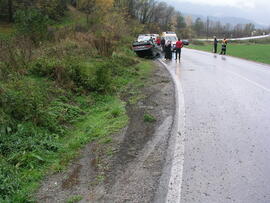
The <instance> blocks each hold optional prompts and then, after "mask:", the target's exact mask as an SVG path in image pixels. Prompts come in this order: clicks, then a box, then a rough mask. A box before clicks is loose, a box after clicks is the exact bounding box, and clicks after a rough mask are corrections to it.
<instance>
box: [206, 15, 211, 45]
mask: <svg viewBox="0 0 270 203" xmlns="http://www.w3.org/2000/svg"><path fill="white" fill-rule="evenodd" d="M209 22H210V21H209V16H207V21H206V39H207V41H208V37H209Z"/></svg>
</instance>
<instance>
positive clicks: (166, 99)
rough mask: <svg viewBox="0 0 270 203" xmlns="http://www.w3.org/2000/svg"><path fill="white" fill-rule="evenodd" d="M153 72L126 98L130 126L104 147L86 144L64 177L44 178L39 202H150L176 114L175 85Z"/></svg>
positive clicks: (157, 70) (158, 68)
mask: <svg viewBox="0 0 270 203" xmlns="http://www.w3.org/2000/svg"><path fill="white" fill-rule="evenodd" d="M154 64H155V69H154V71H153V73H152V75H151V77H150V78H149V79H148V80H147V83H146V84H145V86H144V87H143V88H142V89H141V90H140V92H141V94H140V95H138V97H137V98H131V97H130V95H126V98H125V100H126V102H128V105H127V112H128V116H129V119H130V121H129V124H128V126H127V127H126V128H125V129H123V130H122V131H121V132H120V133H117V134H115V135H113V136H112V141H111V142H109V143H106V144H105V145H104V143H99V142H94V143H90V144H88V145H87V146H86V147H85V148H84V149H83V150H82V151H81V155H80V156H79V157H78V158H77V159H76V160H74V161H73V163H72V164H71V165H70V166H69V169H68V170H67V171H66V172H62V173H58V174H55V175H52V176H50V177H47V179H46V180H45V181H44V182H43V184H42V187H41V188H40V190H39V192H38V194H37V198H38V202H48V203H49V202H68V201H70V202H78V201H80V202H133V203H134V202H138V203H142V202H153V201H154V199H155V196H156V193H157V192H158V188H159V184H160V179H161V176H162V173H163V168H164V165H165V161H166V156H167V148H168V144H169V139H170V134H171V130H172V126H173V121H174V115H175V96H174V84H173V82H172V80H171V78H170V75H169V73H168V72H167V71H166V69H165V68H164V67H163V66H162V65H161V64H160V63H158V62H155V63H154Z"/></svg>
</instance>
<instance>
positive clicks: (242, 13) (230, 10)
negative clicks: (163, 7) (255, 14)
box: [159, 0, 268, 28]
mask: <svg viewBox="0 0 270 203" xmlns="http://www.w3.org/2000/svg"><path fill="white" fill-rule="evenodd" d="M159 1H162V0H159ZM166 3H168V4H169V5H171V6H173V7H175V9H176V10H179V11H180V12H182V13H183V14H184V15H189V16H192V17H193V19H194V18H195V19H196V18H197V17H200V18H202V19H203V20H206V18H207V16H210V19H211V20H213V21H220V22H221V23H222V24H226V23H230V24H232V25H236V24H247V23H253V24H254V25H255V26H256V28H265V27H267V26H268V25H262V24H261V23H257V22H255V21H254V20H249V19H246V16H251V15H250V13H249V12H247V11H246V10H245V9H239V8H236V7H231V6H213V5H206V4H200V3H197V4H195V3H190V2H177V0H166ZM232 16H234V17H232ZM195 19H194V20H195ZM252 19H253V18H252Z"/></svg>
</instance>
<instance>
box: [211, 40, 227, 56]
mask: <svg viewBox="0 0 270 203" xmlns="http://www.w3.org/2000/svg"><path fill="white" fill-rule="evenodd" d="M227 44H228V40H227V39H226V38H224V39H223V40H222V42H221V52H220V55H226V51H227ZM217 47H218V39H217V37H216V36H214V50H213V52H214V53H215V54H216V53H217Z"/></svg>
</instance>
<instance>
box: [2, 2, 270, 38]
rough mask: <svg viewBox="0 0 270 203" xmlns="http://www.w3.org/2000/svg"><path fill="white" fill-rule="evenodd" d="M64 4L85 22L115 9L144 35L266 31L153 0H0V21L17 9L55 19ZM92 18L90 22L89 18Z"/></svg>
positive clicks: (237, 34) (241, 34) (236, 34)
mask: <svg viewBox="0 0 270 203" xmlns="http://www.w3.org/2000/svg"><path fill="white" fill-rule="evenodd" d="M67 4H71V5H73V6H74V7H77V8H78V9H80V10H81V11H83V12H84V13H85V14H86V16H87V22H91V20H92V21H93V20H97V19H96V18H95V15H93V13H97V11H98V12H102V11H107V9H108V8H111V7H113V8H115V9H119V10H121V12H124V13H126V14H127V15H128V16H129V17H130V18H132V19H136V20H138V21H139V22H140V23H141V24H142V25H144V27H145V32H151V33H160V32H162V31H166V30H170V31H175V32H176V33H177V34H178V35H179V36H181V37H182V38H188V39H191V38H197V37H207V38H208V37H212V36H214V35H215V36H217V37H244V36H252V35H261V34H263V33H266V32H269V30H261V29H256V28H255V25H254V24H252V23H249V24H237V25H235V26H233V25H231V24H228V23H227V24H225V25H224V24H222V23H221V22H219V21H212V20H209V19H207V20H206V21H205V20H202V19H201V18H196V19H192V17H191V16H185V17H184V16H183V15H182V13H181V12H180V11H177V10H175V8H174V7H173V6H170V5H168V4H167V3H165V2H160V1H157V0H1V2H0V20H2V21H3V20H5V21H10V22H12V21H13V20H14V15H15V13H16V12H17V11H18V10H22V9H26V8H37V9H39V10H40V12H41V13H42V14H44V15H47V16H48V17H49V18H50V19H52V20H56V21H57V20H59V19H60V18H61V17H63V16H64V15H65V10H66V8H67ZM91 18H92V19H91Z"/></svg>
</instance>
